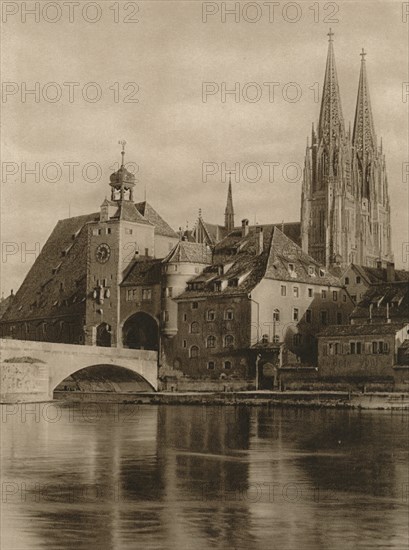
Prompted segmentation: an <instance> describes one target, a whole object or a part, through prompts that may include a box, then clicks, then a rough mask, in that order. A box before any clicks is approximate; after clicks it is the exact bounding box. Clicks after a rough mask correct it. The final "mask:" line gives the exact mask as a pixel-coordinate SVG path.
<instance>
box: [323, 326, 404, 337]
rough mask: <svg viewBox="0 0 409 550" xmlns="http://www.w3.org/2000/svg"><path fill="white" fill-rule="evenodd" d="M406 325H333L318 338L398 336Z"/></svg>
mask: <svg viewBox="0 0 409 550" xmlns="http://www.w3.org/2000/svg"><path fill="white" fill-rule="evenodd" d="M405 324H406V323H373V324H369V323H366V324H363V325H331V326H329V327H327V328H326V329H324V330H323V331H321V332H320V333H319V334H318V336H319V337H324V336H370V335H371V334H373V335H374V336H376V335H378V334H379V335H383V334H396V333H397V332H398V331H399V330H401V329H402V328H403V327H404V326H405Z"/></svg>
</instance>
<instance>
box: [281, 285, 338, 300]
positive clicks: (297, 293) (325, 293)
mask: <svg viewBox="0 0 409 550" xmlns="http://www.w3.org/2000/svg"><path fill="white" fill-rule="evenodd" d="M328 293H329V291H327V289H324V288H323V289H321V299H322V300H326V299H327V296H328ZM281 296H287V285H281ZM293 297H294V298H299V297H300V287H298V286H293ZM307 297H308V298H313V297H314V289H313V288H311V287H308V288H307ZM343 298H344V302H346V296H345V295H344V297H343ZM332 300H333V302H337V301H338V291H337V290H333V291H332Z"/></svg>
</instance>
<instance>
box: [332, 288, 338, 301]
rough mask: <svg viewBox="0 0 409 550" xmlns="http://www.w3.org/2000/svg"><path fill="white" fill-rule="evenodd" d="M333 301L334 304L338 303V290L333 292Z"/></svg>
mask: <svg viewBox="0 0 409 550" xmlns="http://www.w3.org/2000/svg"><path fill="white" fill-rule="evenodd" d="M332 299H333V301H334V302H337V301H338V292H337V291H336V290H333V291H332Z"/></svg>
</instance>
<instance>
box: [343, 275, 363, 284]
mask: <svg viewBox="0 0 409 550" xmlns="http://www.w3.org/2000/svg"><path fill="white" fill-rule="evenodd" d="M361 281H362V279H361V277H360V276H359V275H357V276H356V277H355V283H356V284H357V285H359V284H361ZM345 284H346V285H349V277H345Z"/></svg>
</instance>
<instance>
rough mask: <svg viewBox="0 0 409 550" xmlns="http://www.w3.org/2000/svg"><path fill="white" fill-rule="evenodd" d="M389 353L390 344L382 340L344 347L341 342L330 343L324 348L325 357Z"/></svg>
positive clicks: (352, 343)
mask: <svg viewBox="0 0 409 550" xmlns="http://www.w3.org/2000/svg"><path fill="white" fill-rule="evenodd" d="M364 353H365V354H380V353H381V354H382V353H389V344H388V342H384V341H382V340H376V341H373V342H367V343H366V345H365V342H359V341H355V342H348V343H347V344H344V345H342V344H341V343H340V342H329V343H328V344H324V346H323V355H362V354H364Z"/></svg>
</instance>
